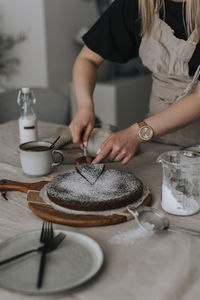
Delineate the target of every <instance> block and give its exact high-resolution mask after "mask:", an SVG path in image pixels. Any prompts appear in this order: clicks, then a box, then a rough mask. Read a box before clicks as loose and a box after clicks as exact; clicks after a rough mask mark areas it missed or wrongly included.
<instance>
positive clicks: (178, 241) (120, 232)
mask: <svg viewBox="0 0 200 300" xmlns="http://www.w3.org/2000/svg"><path fill="white" fill-rule="evenodd" d="M59 128H60V125H55V124H49V123H43V122H41V123H39V135H40V139H43V138H47V137H50V136H57V133H58V131H59ZM18 141H19V138H18V125H17V122H16V121H11V122H8V123H6V124H2V125H0V155H1V159H0V179H2V178H7V179H12V180H16V181H24V182H35V181H40V180H42V179H44V178H45V177H40V178H33V177H29V176H26V175H24V174H23V172H22V169H21V167H20V161H19V154H18V152H17V148H18ZM172 149H177V148H176V147H173V146H168V145H160V144H156V143H150V144H145V145H143V147H142V152H141V153H140V154H139V155H137V156H135V157H134V158H133V159H132V160H131V162H130V163H129V164H128V165H126V166H121V165H120V164H119V163H118V164H117V163H111V164H109V166H110V167H113V168H117V169H122V170H127V171H132V172H134V173H135V174H136V176H137V177H139V178H140V179H141V180H142V181H143V182H144V183H145V184H146V185H148V186H149V188H150V189H151V191H152V194H153V203H152V205H153V206H154V207H156V208H159V209H161V206H160V201H161V183H162V168H161V166H160V165H159V164H157V163H156V158H157V157H158V156H159V154H160V153H162V152H165V151H168V150H172ZM72 168H74V164H73V163H72V164H71V165H70V164H65V165H62V166H60V167H58V168H57V169H56V171H54V172H53V173H52V174H51V175H50V176H55V175H57V174H61V173H64V172H66V171H67V170H70V169H72ZM7 195H8V198H9V200H8V201H5V200H4V199H3V198H2V197H1V196H0V241H4V240H6V239H8V238H9V237H12V236H14V235H16V234H18V233H21V232H25V231H30V230H34V229H40V228H41V225H42V220H41V219H40V218H39V217H37V216H36V215H34V214H33V213H32V211H30V210H29V209H28V207H27V203H26V195H25V194H23V193H20V192H8V194H7ZM167 216H168V217H169V219H170V222H171V223H173V224H176V225H184V226H187V227H190V228H194V229H199V228H200V215H199V214H196V215H194V216H189V217H177V216H172V215H167ZM54 228H61V229H66V230H71V231H77V232H81V233H83V234H87V235H88V236H90V237H92V238H94V239H95V240H96V241H97V242H98V243H99V244H100V245H101V247H102V249H103V251H104V255H105V262H104V266H103V268H102V270H101V271H100V273H99V275H98V276H97V277H96V278H94V280H92V281H91V282H88V283H87V284H85V285H83V286H82V287H80V288H78V289H76V290H73V291H71V292H67V293H64V294H61V295H58V296H55V295H54V296H52V297H51V296H48V297H47V296H46V297H45V296H42V297H29V296H22V295H19V294H15V293H12V292H8V291H6V290H4V289H0V299H2V300H8V299H9V300H10V299H20V300H21V299H33V300H35V299H47V298H53V299H74V300H75V299H77V300H78V299H80V300H103V299H106V300H107V299H109V300H112V299H115V300H116V299H124V300H131V299H136V300H143V299H145V300H175V299H176V300H180V299H183V300H186V299H187V300H193V299H194V300H196V299H199V297H200V296H199V295H200V267H199V261H200V259H199V258H200V239H199V238H197V237H192V236H188V235H184V234H176V233H165V234H163V235H159V236H156V237H146V238H144V237H141V238H139V239H135V238H134V239H130V238H129V239H126V241H125V240H124V241H123V239H122V238H119V237H120V236H125V235H126V236H128V234H130V233H132V234H134V232H135V233H136V232H137V231H138V227H137V224H136V222H135V221H129V222H126V223H122V224H118V225H113V226H106V227H93V228H77V227H70V226H62V225H58V224H55V226H54ZM113 237H115V240H114V239H113ZM116 241H118V242H116Z"/></svg>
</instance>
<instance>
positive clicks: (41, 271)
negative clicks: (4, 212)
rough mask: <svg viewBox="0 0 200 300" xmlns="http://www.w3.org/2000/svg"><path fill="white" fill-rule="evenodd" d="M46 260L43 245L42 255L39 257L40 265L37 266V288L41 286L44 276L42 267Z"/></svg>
mask: <svg viewBox="0 0 200 300" xmlns="http://www.w3.org/2000/svg"><path fill="white" fill-rule="evenodd" d="M45 262H46V248H45V247H44V248H43V249H42V255H41V259H40V267H39V273H38V281H37V288H38V289H39V288H41V286H42V282H43V277H44V267H45Z"/></svg>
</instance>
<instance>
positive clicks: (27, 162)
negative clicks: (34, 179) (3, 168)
mask: <svg viewBox="0 0 200 300" xmlns="http://www.w3.org/2000/svg"><path fill="white" fill-rule="evenodd" d="M50 146H51V143H50V142H37V141H34V142H28V143H24V144H21V145H20V146H19V151H20V160H21V165H22V169H23V171H24V173H25V174H27V175H32V176H42V175H46V174H49V173H50V172H51V171H52V170H53V168H54V167H56V166H59V165H61V164H62V162H63V159H64V155H63V152H62V151H60V150H54V149H51V148H50ZM55 154H58V155H59V156H60V160H59V162H55Z"/></svg>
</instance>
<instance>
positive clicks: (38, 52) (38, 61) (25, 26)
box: [0, 0, 48, 87]
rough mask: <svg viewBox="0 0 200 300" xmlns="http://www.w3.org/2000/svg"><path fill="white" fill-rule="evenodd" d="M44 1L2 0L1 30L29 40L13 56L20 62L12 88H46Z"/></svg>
mask: <svg viewBox="0 0 200 300" xmlns="http://www.w3.org/2000/svg"><path fill="white" fill-rule="evenodd" d="M44 23H45V22H44V6H43V0H0V30H1V32H3V33H9V34H12V35H17V34H19V33H20V32H23V33H25V34H26V35H27V36H28V38H27V40H26V41H24V42H23V43H21V44H19V45H17V46H16V47H15V48H13V50H12V52H11V53H10V55H11V56H13V57H17V58H19V59H20V60H21V65H20V66H19V67H18V70H19V72H18V73H17V74H15V75H14V76H12V77H11V79H10V82H8V84H9V86H10V87H21V86H31V85H35V86H47V85H48V73H47V53H46V40H45V36H46V34H45V26H44Z"/></svg>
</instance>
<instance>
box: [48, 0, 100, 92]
mask: <svg viewBox="0 0 200 300" xmlns="http://www.w3.org/2000/svg"><path fill="white" fill-rule="evenodd" d="M44 3H45V20H46V32H47V45H48V51H47V53H48V68H49V84H50V86H52V87H55V88H57V89H59V90H61V91H65V93H66V94H68V93H69V81H71V78H72V66H73V63H74V60H75V58H76V56H77V55H78V53H79V51H80V49H81V47H80V46H79V45H78V44H76V43H75V42H74V37H75V35H76V34H77V32H78V31H79V29H80V28H81V27H82V26H86V27H90V26H91V25H92V24H93V23H94V22H95V21H96V19H97V18H98V12H97V8H96V5H95V1H94V0H92V1H83V0H56V1H55V0H44Z"/></svg>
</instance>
